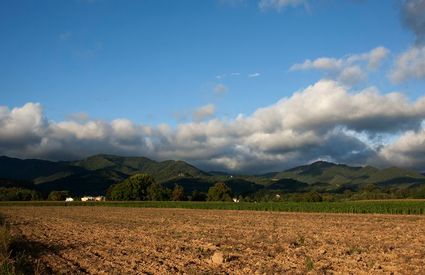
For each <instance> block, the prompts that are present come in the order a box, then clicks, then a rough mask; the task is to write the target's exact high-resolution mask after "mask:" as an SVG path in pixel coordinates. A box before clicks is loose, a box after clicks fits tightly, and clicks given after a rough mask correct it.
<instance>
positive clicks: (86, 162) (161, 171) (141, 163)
mask: <svg viewBox="0 0 425 275" xmlns="http://www.w3.org/2000/svg"><path fill="white" fill-rule="evenodd" d="M70 164H71V165H74V166H77V167H81V168H84V169H87V170H90V171H98V170H100V169H108V170H113V171H116V172H120V173H123V174H126V175H133V174H136V173H147V174H150V175H152V176H153V177H154V178H155V179H156V180H157V181H159V182H163V181H166V180H169V179H172V178H176V177H204V176H208V175H209V174H208V173H206V172H204V171H202V170H199V169H198V168H196V167H194V166H192V165H190V164H188V163H186V162H184V161H175V160H167V161H163V162H156V161H153V160H151V159H148V158H144V157H120V156H114V155H96V156H92V157H89V158H86V159H83V160H80V161H76V162H71V163H70Z"/></svg>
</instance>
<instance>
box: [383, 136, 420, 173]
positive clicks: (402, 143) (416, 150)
mask: <svg viewBox="0 0 425 275" xmlns="http://www.w3.org/2000/svg"><path fill="white" fill-rule="evenodd" d="M379 155H380V157H381V158H382V159H383V160H384V161H385V162H386V163H387V164H391V165H397V166H400V167H410V168H416V169H420V170H422V171H423V170H424V168H425V158H424V156H425V129H424V128H422V129H420V130H418V131H408V132H406V133H404V134H403V135H402V136H401V137H400V138H399V139H397V140H396V141H395V142H394V143H393V144H390V145H388V146H386V147H384V148H383V149H382V150H381V151H380V152H379Z"/></svg>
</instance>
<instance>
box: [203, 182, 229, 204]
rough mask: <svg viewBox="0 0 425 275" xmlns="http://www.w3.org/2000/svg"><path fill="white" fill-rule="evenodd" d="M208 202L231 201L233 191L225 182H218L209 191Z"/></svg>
mask: <svg viewBox="0 0 425 275" xmlns="http://www.w3.org/2000/svg"><path fill="white" fill-rule="evenodd" d="M208 200H209V201H231V200H232V190H231V189H230V188H229V187H228V186H227V185H226V184H225V183H224V182H218V183H216V184H215V185H214V186H213V187H211V188H210V189H209V190H208Z"/></svg>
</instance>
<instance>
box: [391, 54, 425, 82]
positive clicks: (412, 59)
mask: <svg viewBox="0 0 425 275" xmlns="http://www.w3.org/2000/svg"><path fill="white" fill-rule="evenodd" d="M410 79H425V46H414V47H411V48H409V49H408V50H406V51H405V52H403V53H401V54H400V55H399V56H398V57H397V60H396V62H395V64H394V67H393V69H392V71H391V73H390V80H391V81H392V82H394V83H401V82H404V81H407V80H410Z"/></svg>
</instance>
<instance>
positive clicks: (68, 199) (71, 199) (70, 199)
mask: <svg viewBox="0 0 425 275" xmlns="http://www.w3.org/2000/svg"><path fill="white" fill-rule="evenodd" d="M65 201H74V199H73V198H71V197H69V198H66V199H65Z"/></svg>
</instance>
